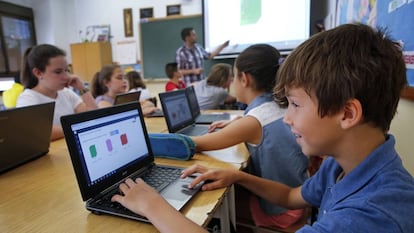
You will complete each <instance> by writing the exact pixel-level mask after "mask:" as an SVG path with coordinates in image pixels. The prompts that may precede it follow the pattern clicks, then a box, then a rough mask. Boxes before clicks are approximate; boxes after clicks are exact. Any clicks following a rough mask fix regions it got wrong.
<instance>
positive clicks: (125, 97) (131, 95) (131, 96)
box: [114, 91, 141, 105]
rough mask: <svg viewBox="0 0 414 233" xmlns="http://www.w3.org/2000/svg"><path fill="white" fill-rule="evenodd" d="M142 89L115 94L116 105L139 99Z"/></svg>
mask: <svg viewBox="0 0 414 233" xmlns="http://www.w3.org/2000/svg"><path fill="white" fill-rule="evenodd" d="M140 96H141V91H134V92H127V93H122V94H118V95H116V96H115V100H114V105H118V104H124V103H129V102H133V101H139V97H140Z"/></svg>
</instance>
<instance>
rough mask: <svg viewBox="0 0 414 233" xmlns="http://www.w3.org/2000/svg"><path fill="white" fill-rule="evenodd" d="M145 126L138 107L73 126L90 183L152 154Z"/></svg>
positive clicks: (94, 182)
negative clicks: (149, 152)
mask: <svg viewBox="0 0 414 233" xmlns="http://www.w3.org/2000/svg"><path fill="white" fill-rule="evenodd" d="M142 127H143V126H142V125H141V121H140V120H139V115H138V111H137V110H131V111H127V112H122V113H118V114H114V115H110V116H106V117H102V118H98V119H94V120H89V121H86V122H81V123H77V124H74V125H72V131H73V134H74V136H75V141H76V143H77V147H78V148H77V149H78V150H79V153H80V154H81V155H82V159H83V166H84V167H83V169H85V174H87V175H88V186H90V185H94V184H96V183H98V182H99V181H100V180H104V179H106V178H107V177H109V176H111V175H113V174H116V173H117V171H118V170H122V168H125V167H126V166H128V164H130V163H131V162H133V161H136V160H139V159H140V158H142V157H145V156H148V147H147V145H146V141H145V136H144V133H143V131H142V130H138V129H141V128H142Z"/></svg>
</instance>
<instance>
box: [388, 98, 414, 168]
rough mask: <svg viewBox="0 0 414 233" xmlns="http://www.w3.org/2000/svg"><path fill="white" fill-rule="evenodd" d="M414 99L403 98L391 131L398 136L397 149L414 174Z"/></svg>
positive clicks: (405, 164)
mask: <svg viewBox="0 0 414 233" xmlns="http://www.w3.org/2000/svg"><path fill="white" fill-rule="evenodd" d="M413 119H414V101H412V100H407V99H401V100H400V103H399V104H398V109H397V114H396V115H395V117H394V120H393V121H392V123H391V128H390V133H392V134H393V135H394V136H395V138H396V149H397V152H398V153H399V154H400V156H401V158H402V160H403V163H404V166H405V167H406V168H407V170H408V171H409V172H410V173H411V175H413V176H414V140H413V138H414V137H413V135H414V124H413Z"/></svg>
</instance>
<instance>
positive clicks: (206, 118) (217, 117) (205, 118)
mask: <svg viewBox="0 0 414 233" xmlns="http://www.w3.org/2000/svg"><path fill="white" fill-rule="evenodd" d="M221 120H230V115H229V114H202V115H198V117H197V120H196V121H197V122H209V123H211V122H214V121H221Z"/></svg>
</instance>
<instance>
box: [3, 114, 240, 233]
mask: <svg viewBox="0 0 414 233" xmlns="http://www.w3.org/2000/svg"><path fill="white" fill-rule="evenodd" d="M162 120H164V119H163V118H147V119H146V122H147V121H148V124H147V127H148V131H149V132H160V130H162V127H163V126H162V122H163V121H162ZM151 121H152V123H151ZM156 122H158V123H159V125H157V124H156ZM164 124H165V122H164ZM165 129H166V128H165ZM236 148H238V149H236V151H235V152H237V153H242V154H243V155H242V157H244V158H248V154H246V152H247V151H246V149H245V147H244V145H242V144H241V145H238V146H236ZM227 153H228V152H227ZM156 163H157V164H164V165H175V166H180V167H188V166H190V165H193V164H202V165H204V166H208V167H217V168H240V167H241V164H237V163H226V162H223V161H220V160H218V159H216V158H214V157H211V156H206V155H204V154H200V153H197V154H196V155H195V156H194V157H193V159H191V160H189V161H177V160H169V159H159V158H156ZM0 187H1V188H2V191H1V192H0V200H1V202H0V232H138V233H140V232H145V233H151V232H158V231H157V230H156V229H155V228H154V227H153V226H152V225H151V224H148V223H142V222H138V221H133V220H129V219H124V218H120V217H115V216H109V215H95V214H92V213H91V212H89V211H88V210H86V208H85V206H84V202H83V201H82V199H81V195H80V191H79V188H78V185H77V181H76V177H75V175H74V172H73V168H72V163H71V160H70V156H69V152H68V150H67V147H66V142H65V140H64V139H61V140H57V141H54V142H52V143H51V145H50V150H49V153H48V154H47V155H46V156H43V157H41V158H39V159H36V160H34V161H31V162H29V163H27V164H25V165H22V166H20V167H18V168H15V169H13V170H11V171H9V172H6V173H4V174H1V175H0ZM232 191H233V190H232V187H228V188H222V189H218V190H213V191H202V192H200V193H198V194H197V195H196V196H195V197H194V198H193V199H192V200H191V201H190V202H189V203H188V204H187V205H186V206H185V207H184V208H183V210H182V211H181V212H182V213H183V214H184V215H185V216H186V217H188V218H189V219H191V220H192V221H194V222H195V223H197V224H198V225H200V226H203V227H206V226H207V224H208V223H209V221H210V220H211V218H213V216H214V215H215V214H216V215H217V214H220V217H222V218H229V217H232V218H234V216H231V215H232V211H231V208H234V206H232V205H233V204H234V199H233V195H234V193H232ZM229 210H230V211H229ZM233 211H234V210H233ZM227 220H228V219H227ZM227 224H228V223H227ZM226 228H227V230H225V231H227V232H228V227H226Z"/></svg>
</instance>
